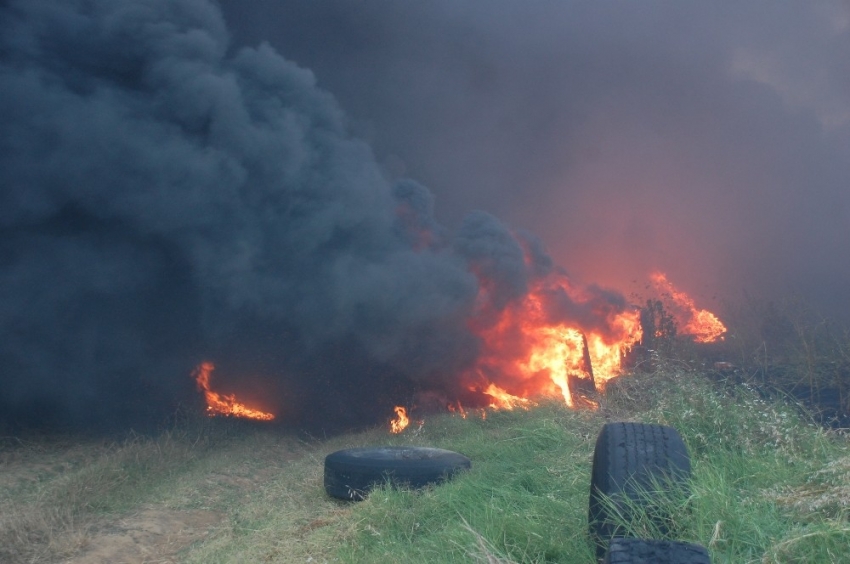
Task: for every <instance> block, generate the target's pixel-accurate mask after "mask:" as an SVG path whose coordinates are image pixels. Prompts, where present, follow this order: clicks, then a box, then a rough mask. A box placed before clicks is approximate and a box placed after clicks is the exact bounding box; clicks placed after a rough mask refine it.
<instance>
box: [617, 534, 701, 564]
mask: <svg viewBox="0 0 850 564" xmlns="http://www.w3.org/2000/svg"><path fill="white" fill-rule="evenodd" d="M647 562H654V563H658V564H711V557H710V556H709V555H708V551H707V550H706V549H705V548H704V547H702V546H700V545H698V544H691V543H688V542H675V541H664V540H644V539H622V538H618V539H613V540H612V541H611V545H610V546H609V547H608V553H607V554H606V555H605V560H604V561H603V564H638V563H641V564H645V563H647Z"/></svg>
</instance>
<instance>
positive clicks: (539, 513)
mask: <svg viewBox="0 0 850 564" xmlns="http://www.w3.org/2000/svg"><path fill="white" fill-rule="evenodd" d="M598 399H599V401H600V407H599V409H598V410H595V411H589V410H580V411H572V410H568V409H566V408H565V407H563V406H562V405H559V404H545V405H539V406H537V407H535V408H533V409H530V410H528V411H524V410H514V411H500V412H488V413H487V414H486V418H482V417H480V416H478V415H474V414H470V415H469V416H468V417H467V418H466V419H463V418H461V417H459V416H451V415H444V416H432V417H429V418H428V419H427V420H426V421H425V422H424V425H422V426H421V427H419V426H418V425H416V424H413V425H411V428H410V429H409V430H407V431H405V433H403V434H402V435H400V436H394V435H390V434H389V433H388V432H387V431H386V430H385V429H374V430H371V431H368V432H364V433H358V434H353V435H347V436H341V437H335V438H331V439H327V438H311V437H306V438H305V437H295V436H288V435H286V434H284V433H281V432H279V431H273V430H270V429H267V428H265V427H257V426H255V425H246V424H240V423H239V422H233V421H220V420H203V421H194V422H185V423H183V424H181V425H178V426H177V427H176V428H175V429H173V430H171V431H170V432H167V433H163V434H162V435H160V436H159V437H157V438H141V437H131V438H130V439H128V440H127V441H125V442H122V443H120V444H105V443H102V442H98V441H84V440H81V439H79V438H75V439H71V438H68V439H66V440H57V439H55V438H52V439H50V440H46V439H45V440H34V439H26V440H25V439H23V438H20V437H18V438H15V437H4V438H3V442H2V449H0V561H2V562H113V563H114V562H122V561H123V562H190V563H202V562H203V563H216V562H233V563H236V562H239V563H242V562H352V563H360V562H370V563H371V562H376V563H380V562H387V563H390V562H422V563H425V562H428V563H433V562H470V561H472V562H474V561H480V562H566V563H581V562H588V563H591V562H593V550H592V546H591V545H590V544H589V542H588V540H587V536H586V529H587V498H588V489H589V480H590V464H591V456H592V450H593V444H594V441H595V438H596V435H597V433H598V431H599V429H600V428H601V426H602V424H604V422H606V421H615V420H630V421H642V422H653V423H662V424H668V425H672V426H674V427H676V428H677V429H678V430H679V431H680V432H681V433H682V435H683V437H684V439H685V441H686V443H687V444H688V447H689V449H690V452H691V455H692V458H693V470H694V482H693V490H692V495H691V497H690V498H689V499H688V500H670V503H676V504H679V505H681V507H677V508H676V511H675V514H676V515H677V516H678V518H677V519H676V522H675V523H671V524H670V525H671V526H670V531H671V534H672V535H675V537H676V538H678V539H681V540H688V541H693V542H698V543H701V544H703V545H705V546H707V547H709V548H710V550H711V553H712V558H713V561H714V562H716V563H723V562H730V563H736V564H737V563H742V562H754V563H755V562H850V556H848V552H850V551H848V550H847V547H848V546H850V523H848V515H850V511H848V507H850V449H849V448H848V447H850V440H848V437H847V436H846V435H844V434H842V433H840V432H837V431H827V430H825V429H824V428H822V427H820V426H818V425H815V424H813V423H811V422H810V421H809V420H808V419H807V417H806V416H805V414H803V413H802V412H801V411H800V410H799V409H798V408H797V407H795V406H791V405H786V404H783V403H777V402H775V401H772V400H768V399H765V398H763V397H762V396H761V395H760V394H759V393H758V392H757V391H755V390H753V389H750V388H747V387H746V386H740V385H739V386H731V385H730V386H728V387H723V385H718V384H716V383H713V382H712V381H711V380H709V379H708V378H707V377H706V376H704V375H702V374H700V373H698V372H694V371H692V370H690V369H688V368H687V367H685V366H679V365H676V364H662V365H660V366H659V367H658V368H657V370H656V371H655V372H654V373H651V374H638V375H634V376H628V377H624V378H622V379H620V380H619V382H615V383H612V384H611V385H610V387H609V390H608V393H607V394H606V395H605V396H604V397H600V398H598ZM377 444H411V445H429V446H438V447H442V448H447V449H451V450H455V451H458V452H461V453H464V454H466V455H467V456H469V457H470V458H471V459H472V461H473V468H472V470H471V471H470V472H468V473H466V474H465V475H463V476H461V477H459V478H457V479H455V480H454V481H452V482H451V483H448V484H446V485H443V486H441V487H438V488H434V489H432V490H427V491H424V492H418V493H414V492H405V491H392V490H379V491H376V492H374V493H373V494H372V495H371V496H370V497H369V498H368V499H367V500H366V501H364V502H360V503H345V502H338V501H334V500H331V499H330V498H328V497H327V496H326V495H325V494H324V492H323V489H322V461H323V457H324V455H325V454H327V453H329V452H332V451H334V450H337V449H340V448H346V447H351V446H363V445H377ZM638 513H639V512H638ZM629 526H630V527H631V528H633V529H634V530H635V531H636V533H638V534H645V535H655V534H657V533H658V532H657V531H653V530H652V527H651V525H649V524H648V523H647V522H646V520H641V519H640V516H638V518H637V520H636V521H635V522H633V523H630V524H629Z"/></svg>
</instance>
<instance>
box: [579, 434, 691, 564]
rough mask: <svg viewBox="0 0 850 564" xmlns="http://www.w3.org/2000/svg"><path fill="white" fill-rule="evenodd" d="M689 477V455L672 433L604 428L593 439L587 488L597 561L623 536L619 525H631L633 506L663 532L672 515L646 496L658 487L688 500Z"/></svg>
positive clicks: (677, 435) (590, 524)
mask: <svg viewBox="0 0 850 564" xmlns="http://www.w3.org/2000/svg"><path fill="white" fill-rule="evenodd" d="M690 476H691V462H690V456H689V455H688V449H687V447H686V446H685V443H684V441H682V437H681V436H680V435H679V433H678V431H676V429H673V428H672V427H665V426H662V425H646V424H642V423H607V424H606V425H605V426H604V427H603V428H602V431H601V432H600V433H599V437H598V438H597V439H596V449H595V450H594V453H593V471H592V476H591V482H590V504H589V505H590V507H589V515H588V522H589V528H590V536H591V538H592V539H593V540H594V542H595V543H596V554H597V557H598V558H602V557H603V556H604V555H605V549H606V548H607V546H608V542H609V541H610V540H611V539H612V538H614V537H622V536H625V531H622V530H621V525H619V524H618V522H617V521H618V520H619V521H620V522H622V521H629V520H630V519H631V517H632V516H631V512H630V511H629V506H630V505H631V506H632V507H633V506H634V504H635V503H643V504H647V503H649V504H650V507H647V511H648V513H649V515H651V517H652V518H653V520H654V521H655V522H656V523H657V524H658V526H659V528H660V529H661V530H662V531H664V530H665V525H664V524H665V522H669V520H670V519H671V518H672V515H669V514H667V512H666V511H665V510H664V508H663V507H659V506H655V505H653V504H652V499H651V497H650V498H649V499H648V498H647V496H648V495H650V496H651V492H652V491H653V490H654V489H657V486H658V484H659V483H661V484H662V485H663V487H664V488H666V489H667V491H670V492H677V491H678V493H681V494H682V495H685V496H686V495H687V493H688V486H687V482H688V480H689V479H690ZM615 562H616V561H615Z"/></svg>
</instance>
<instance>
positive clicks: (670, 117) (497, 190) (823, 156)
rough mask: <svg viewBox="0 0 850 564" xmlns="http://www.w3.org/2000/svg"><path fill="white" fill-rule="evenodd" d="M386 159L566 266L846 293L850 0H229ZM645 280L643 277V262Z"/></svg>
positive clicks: (731, 292) (598, 275)
mask: <svg viewBox="0 0 850 564" xmlns="http://www.w3.org/2000/svg"><path fill="white" fill-rule="evenodd" d="M222 6H223V9H224V14H225V18H226V20H227V22H228V25H229V27H230V30H231V33H232V34H233V37H234V42H235V43H236V44H248V45H256V44H258V43H260V42H263V41H268V42H269V43H271V45H273V46H274V47H275V48H277V49H278V50H279V51H280V52H281V53H282V54H283V55H284V56H285V57H287V58H290V59H292V60H294V61H296V62H297V63H298V64H299V65H301V66H304V67H306V68H309V69H311V70H312V71H313V72H314V73H315V75H316V77H317V80H318V84H319V86H320V87H322V88H325V89H326V90H328V91H329V92H331V93H332V94H333V95H334V96H335V97H336V98H337V99H338V100H339V102H340V105H341V106H342V108H343V109H344V110H345V112H346V113H347V115H348V117H349V119H350V121H351V127H352V128H353V130H354V131H356V132H357V134H358V135H360V136H362V137H364V138H365V139H367V140H368V141H369V142H370V144H371V145H372V146H373V148H374V149H375V151H376V153H377V157H378V159H379V161H380V162H381V163H382V164H383V166H384V168H385V170H386V171H387V173H388V174H390V175H408V176H411V177H413V178H416V179H417V180H419V181H421V182H423V183H424V184H425V185H427V186H428V187H429V188H430V189H431V191H432V192H433V193H434V194H435V197H436V204H435V206H436V215H437V217H438V219H439V220H441V221H442V222H444V223H446V224H447V225H449V226H450V227H451V226H455V225H457V224H458V222H459V221H460V220H461V218H462V217H463V216H464V215H465V214H466V213H467V212H468V211H469V210H471V209H484V210H487V211H489V212H492V213H493V214H495V215H496V216H498V217H500V218H502V219H503V220H504V221H505V222H506V223H508V224H509V225H512V226H517V227H524V228H528V229H531V230H533V231H534V232H535V233H537V234H538V235H539V236H540V237H541V238H542V239H543V241H544V243H545V244H546V245H547V247H548V248H549V250H550V252H551V253H552V254H553V256H554V258H555V259H556V261H557V262H559V263H560V264H562V265H563V266H564V267H565V268H567V270H568V271H570V272H571V273H572V274H573V275H574V276H577V277H579V278H581V279H583V280H585V281H596V282H601V283H605V284H610V285H613V286H616V287H618V288H620V289H621V290H624V291H631V290H633V289H634V287H635V284H633V283H632V280H637V281H638V282H639V283H640V281H642V280H643V279H644V278H645V273H646V272H647V271H650V270H652V269H656V268H659V269H663V270H666V271H667V272H668V273H669V275H670V277H671V279H672V280H674V281H676V282H677V283H679V284H680V285H682V286H684V287H685V288H686V289H688V290H689V291H691V292H693V293H695V294H697V295H700V296H702V297H703V298H710V297H711V296H713V295H715V294H716V293H718V292H719V293H720V294H722V296H723V297H725V298H727V299H730V300H737V299H740V298H741V296H742V293H743V291H747V292H749V293H750V294H752V295H755V296H761V297H776V296H779V297H784V296H787V295H789V294H791V293H800V294H802V295H803V296H804V297H806V298H808V299H810V300H813V301H816V302H817V305H818V306H820V307H822V308H825V309H826V308H828V309H829V310H834V308H835V307H838V308H839V309H840V310H841V311H842V313H845V314H847V313H850V299H848V297H850V253H848V251H847V244H848V242H850V4H848V3H847V2H830V1H823V2H822V1H819V2H781V3H779V2H771V1H762V2H757V1H756V2H737V1H725V2H672V1H671V2H653V1H642V2H605V1H603V2H571V1H561V0H558V1H535V2H515V1H508V0H445V1H439V0H438V1H428V2H396V1H390V0H386V1H375V0H366V1H361V2H348V1H342V0H341V1H323V2H314V1H312V0H303V1H298V0H295V1H291V0H290V1H283V2H281V1H277V0H232V1H231V0H222ZM639 283H638V284H637V287H639V286H640V284H639Z"/></svg>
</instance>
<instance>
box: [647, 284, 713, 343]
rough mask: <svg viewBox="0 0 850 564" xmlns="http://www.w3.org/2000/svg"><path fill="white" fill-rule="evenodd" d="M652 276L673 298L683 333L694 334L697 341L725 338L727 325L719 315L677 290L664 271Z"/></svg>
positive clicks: (677, 318) (711, 341)
mask: <svg viewBox="0 0 850 564" xmlns="http://www.w3.org/2000/svg"><path fill="white" fill-rule="evenodd" d="M650 278H651V280H652V282H653V283H654V284H655V286H656V287H657V288H658V289H659V290H661V291H662V292H664V293H665V294H666V295H669V296H670V299H671V300H673V305H674V306H675V307H674V308H673V310H674V311H673V313H674V315H675V317H676V322H677V323H679V325H680V327H681V332H682V333H683V334H685V335H691V336H693V338H694V341H696V342H697V343H713V342H715V341H717V340H719V339H722V338H723V334H724V333H726V326H725V325H723V323H722V322H721V321H720V320H719V319H717V316H715V315H714V314H713V313H711V312H710V311H708V310H705V309H697V307H696V305H695V304H694V300H693V299H692V298H691V297H690V296H688V295H687V294H686V293H684V292H681V291H679V290H677V289H676V288H675V286H673V284H672V283H671V282H670V281H669V280H667V275H665V274H664V273H663V272H653V273H652V275H651V276H650Z"/></svg>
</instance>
